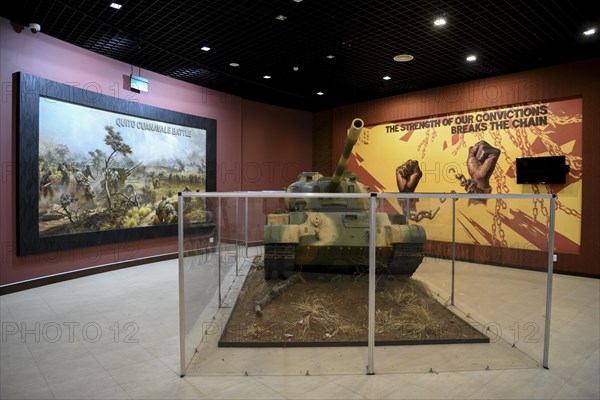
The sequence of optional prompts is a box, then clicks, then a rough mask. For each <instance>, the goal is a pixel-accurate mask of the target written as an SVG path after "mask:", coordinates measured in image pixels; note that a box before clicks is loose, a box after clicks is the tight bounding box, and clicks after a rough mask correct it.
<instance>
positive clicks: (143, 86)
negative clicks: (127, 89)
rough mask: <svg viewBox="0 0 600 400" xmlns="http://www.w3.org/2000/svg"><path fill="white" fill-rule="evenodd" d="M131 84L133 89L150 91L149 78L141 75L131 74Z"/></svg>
mask: <svg viewBox="0 0 600 400" xmlns="http://www.w3.org/2000/svg"><path fill="white" fill-rule="evenodd" d="M129 85H130V86H131V88H132V89H135V90H139V91H140V92H147V91H148V79H146V78H142V77H141V76H137V75H130V76H129Z"/></svg>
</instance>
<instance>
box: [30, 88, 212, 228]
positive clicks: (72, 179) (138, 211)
mask: <svg viewBox="0 0 600 400" xmlns="http://www.w3.org/2000/svg"><path fill="white" fill-rule="evenodd" d="M39 132H40V134H39V163H38V172H39V235H40V236H49V235H60V234H68V233H80V232H92V231H107V230H112V229H123V228H136V227H145V226H155V225H164V224H174V223H176V222H177V196H178V193H179V192H182V191H195V192H203V191H205V188H206V132H205V131H204V130H201V129H195V128H189V127H183V126H179V125H173V124H168V123H164V122H158V121H152V120H147V119H143V118H138V117H131V116H124V115H121V114H116V113H112V112H107V111H103V110H98V109H93V108H88V107H82V106H79V105H74V104H70V103H65V102H60V101H56V100H49V99H43V98H42V99H40V130H39ZM186 207H188V208H189V209H187V210H186V212H185V215H186V219H187V218H189V221H188V222H191V221H193V222H204V221H205V220H206V216H205V213H204V206H203V202H202V201H201V199H194V200H193V201H189V202H187V203H186Z"/></svg>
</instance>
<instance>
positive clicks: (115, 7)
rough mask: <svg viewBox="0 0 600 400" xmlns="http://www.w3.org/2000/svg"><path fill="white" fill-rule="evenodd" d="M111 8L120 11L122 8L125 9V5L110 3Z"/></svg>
mask: <svg viewBox="0 0 600 400" xmlns="http://www.w3.org/2000/svg"><path fill="white" fill-rule="evenodd" d="M110 6H111V8H114V9H115V10H120V9H121V7H123V5H121V4H119V3H110Z"/></svg>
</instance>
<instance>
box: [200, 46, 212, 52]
mask: <svg viewBox="0 0 600 400" xmlns="http://www.w3.org/2000/svg"><path fill="white" fill-rule="evenodd" d="M200 50H202V51H209V50H210V47H208V46H202V47H200Z"/></svg>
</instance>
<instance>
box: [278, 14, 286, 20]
mask: <svg viewBox="0 0 600 400" xmlns="http://www.w3.org/2000/svg"><path fill="white" fill-rule="evenodd" d="M275 19H278V20H280V21H285V20H286V19H287V17H286V16H285V15H281V14H279V15H278V16H276V17H275Z"/></svg>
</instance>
